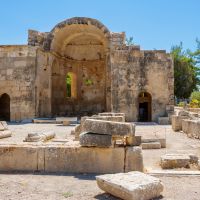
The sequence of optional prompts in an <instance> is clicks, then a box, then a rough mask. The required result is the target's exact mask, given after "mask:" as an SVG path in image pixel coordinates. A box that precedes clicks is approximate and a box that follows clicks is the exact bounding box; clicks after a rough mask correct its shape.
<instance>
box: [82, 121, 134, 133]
mask: <svg viewBox="0 0 200 200" xmlns="http://www.w3.org/2000/svg"><path fill="white" fill-rule="evenodd" d="M82 128H83V131H85V132H92V133H99V134H109V135H113V136H134V135H135V125H134V124H132V123H126V122H110V121H103V120H93V119H86V120H85V122H84V123H83V127H82Z"/></svg>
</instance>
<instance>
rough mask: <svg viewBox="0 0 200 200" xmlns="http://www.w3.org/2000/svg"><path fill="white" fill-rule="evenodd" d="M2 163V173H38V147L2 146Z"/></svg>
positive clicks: (0, 168)
mask: <svg viewBox="0 0 200 200" xmlns="http://www.w3.org/2000/svg"><path fill="white" fill-rule="evenodd" d="M43 159H44V158H43ZM0 161H1V162H0V171H36V170H37V169H38V151H37V147H30V146H16V145H6V146H2V145H1V147H0Z"/></svg>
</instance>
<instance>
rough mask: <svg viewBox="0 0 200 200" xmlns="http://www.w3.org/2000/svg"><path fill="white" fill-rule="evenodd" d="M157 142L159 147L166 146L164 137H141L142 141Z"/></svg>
mask: <svg viewBox="0 0 200 200" xmlns="http://www.w3.org/2000/svg"><path fill="white" fill-rule="evenodd" d="M151 142H159V143H160V144H161V148H166V138H142V143H151Z"/></svg>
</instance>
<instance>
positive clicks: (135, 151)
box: [124, 147, 144, 172]
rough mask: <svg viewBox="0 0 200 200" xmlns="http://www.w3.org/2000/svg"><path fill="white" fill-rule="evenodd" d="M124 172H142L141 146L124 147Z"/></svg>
mask: <svg viewBox="0 0 200 200" xmlns="http://www.w3.org/2000/svg"><path fill="white" fill-rule="evenodd" d="M125 151H126V156H125V158H126V159H125V170H124V171H125V172H130V171H141V172H143V168H144V166H143V156H142V149H141V147H126V149H125Z"/></svg>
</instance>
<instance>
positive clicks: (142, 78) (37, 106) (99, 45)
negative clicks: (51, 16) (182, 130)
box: [0, 17, 174, 121]
mask: <svg viewBox="0 0 200 200" xmlns="http://www.w3.org/2000/svg"><path fill="white" fill-rule="evenodd" d="M125 37H126V36H125V33H124V32H121V33H113V32H111V31H110V30H109V29H108V28H107V27H106V26H105V25H103V24H102V23H101V22H99V21H98V20H95V19H90V18H83V17H75V18H71V19H67V20H65V21H63V22H61V23H59V24H57V25H55V27H54V28H53V29H52V30H51V31H50V32H45V33H41V32H38V31H35V30H29V31H28V44H27V45H8V46H6V45H4V46H3V45H2V46H0V84H1V88H0V117H1V118H2V120H11V121H20V120H23V119H31V118H34V117H55V116H83V115H91V114H97V113H100V112H111V111H112V112H123V113H125V114H126V120H127V121H158V119H159V117H168V114H170V113H171V112H172V111H173V104H174V81H173V62H172V58H171V56H170V54H168V53H166V52H165V51H164V50H150V51H149V50H148V51H147V50H141V49H140V47H139V46H134V45H132V46H128V45H126V44H125Z"/></svg>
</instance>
